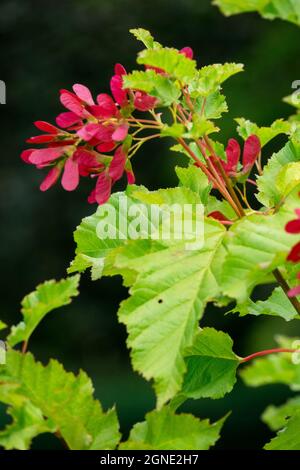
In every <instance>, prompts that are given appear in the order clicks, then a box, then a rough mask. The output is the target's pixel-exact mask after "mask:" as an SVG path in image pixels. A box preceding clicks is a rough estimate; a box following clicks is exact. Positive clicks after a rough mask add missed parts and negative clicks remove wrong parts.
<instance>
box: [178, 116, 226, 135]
mask: <svg viewBox="0 0 300 470" xmlns="http://www.w3.org/2000/svg"><path fill="white" fill-rule="evenodd" d="M219 130H220V129H219V128H218V127H216V126H215V125H214V123H213V122H212V121H208V120H207V119H205V118H204V117H201V116H199V114H194V115H193V121H192V125H191V128H190V130H189V132H187V133H186V134H185V137H187V138H190V139H193V140H197V139H199V138H200V137H203V136H204V135H209V134H212V133H213V132H218V131H219Z"/></svg>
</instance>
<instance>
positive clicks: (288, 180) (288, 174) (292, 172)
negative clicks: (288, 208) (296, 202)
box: [276, 162, 300, 197]
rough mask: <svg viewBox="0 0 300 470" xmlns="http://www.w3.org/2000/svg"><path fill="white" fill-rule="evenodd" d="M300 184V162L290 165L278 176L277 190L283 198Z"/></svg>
mask: <svg viewBox="0 0 300 470" xmlns="http://www.w3.org/2000/svg"><path fill="white" fill-rule="evenodd" d="M299 184H300V162H294V163H288V164H287V165H285V166H284V167H283V168H282V169H281V170H280V172H279V173H278V175H277V178H276V188H277V189H278V191H279V192H280V195H281V197H286V196H288V194H289V193H290V192H291V191H292V190H293V189H294V188H295V187H296V186H298V185H299Z"/></svg>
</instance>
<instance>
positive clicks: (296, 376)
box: [240, 336, 300, 391]
mask: <svg viewBox="0 0 300 470" xmlns="http://www.w3.org/2000/svg"><path fill="white" fill-rule="evenodd" d="M276 341H277V343H278V345H279V347H281V348H292V349H297V348H299V344H300V343H299V340H298V338H286V337H281V336H280V337H277V338H276ZM294 362H295V361H293V356H292V354H291V353H278V354H270V355H268V356H265V357H264V358H260V359H255V360H254V361H253V362H252V363H251V364H250V365H249V366H246V367H245V368H244V369H243V370H242V371H241V372H240V375H241V377H242V379H243V380H244V382H245V383H246V385H248V386H249V387H259V386H261V385H267V384H275V383H281V384H285V385H287V386H289V387H290V388H291V390H294V391H297V390H300V364H296V363H294ZM297 362H298V357H297Z"/></svg>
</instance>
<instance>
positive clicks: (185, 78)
mask: <svg viewBox="0 0 300 470" xmlns="http://www.w3.org/2000/svg"><path fill="white" fill-rule="evenodd" d="M137 62H138V64H142V65H150V66H151V67H158V68H160V69H162V70H164V71H165V72H166V73H168V74H169V75H171V76H172V77H174V78H176V79H177V80H179V81H180V82H182V83H183V84H186V83H189V82H190V81H191V80H192V79H193V78H194V76H195V74H196V61H195V60H191V59H189V58H188V57H186V56H185V55H184V54H181V53H180V52H179V51H178V50H177V49H173V48H169V47H164V48H156V49H145V50H144V51H142V52H140V53H139V55H138V59H137Z"/></svg>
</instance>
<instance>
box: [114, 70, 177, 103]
mask: <svg viewBox="0 0 300 470" xmlns="http://www.w3.org/2000/svg"><path fill="white" fill-rule="evenodd" d="M123 86H124V88H131V89H134V90H140V91H145V92H146V93H149V94H150V95H152V96H155V97H156V98H158V100H159V102H160V104H161V105H162V106H170V105H171V104H172V103H176V102H177V101H178V99H179V97H180V95H181V91H180V88H179V86H178V85H177V83H175V82H173V81H172V80H171V79H170V78H168V77H166V76H165V75H161V74H158V73H156V72H154V70H145V71H138V70H135V71H133V72H132V73H129V74H128V75H124V77H123Z"/></svg>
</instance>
